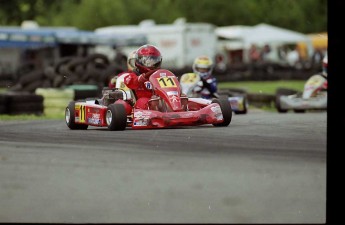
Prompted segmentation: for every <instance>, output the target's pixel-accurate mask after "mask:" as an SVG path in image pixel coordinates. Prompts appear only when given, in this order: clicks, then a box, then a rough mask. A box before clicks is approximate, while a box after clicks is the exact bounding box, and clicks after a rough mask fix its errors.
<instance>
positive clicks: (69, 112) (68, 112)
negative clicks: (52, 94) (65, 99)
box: [65, 101, 88, 130]
mask: <svg viewBox="0 0 345 225" xmlns="http://www.w3.org/2000/svg"><path fill="white" fill-rule="evenodd" d="M74 107H75V101H72V102H70V103H69V104H68V106H67V107H66V109H65V120H66V124H67V126H68V127H69V128H70V129H71V130H86V129H87V128H88V125H87V124H77V123H75V116H74V115H75V111H74Z"/></svg>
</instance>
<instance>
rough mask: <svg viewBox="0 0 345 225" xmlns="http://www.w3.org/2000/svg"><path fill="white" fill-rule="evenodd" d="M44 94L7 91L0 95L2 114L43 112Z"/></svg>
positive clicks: (37, 113)
mask: <svg viewBox="0 0 345 225" xmlns="http://www.w3.org/2000/svg"><path fill="white" fill-rule="evenodd" d="M43 108H44V107H43V96H41V95H37V94H33V93H29V92H7V93H5V94H1V95H0V114H9V115H19V114H34V115H42V114H43Z"/></svg>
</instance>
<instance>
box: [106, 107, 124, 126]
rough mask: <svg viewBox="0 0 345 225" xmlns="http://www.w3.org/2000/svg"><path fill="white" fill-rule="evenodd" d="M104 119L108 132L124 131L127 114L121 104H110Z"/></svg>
mask: <svg viewBox="0 0 345 225" xmlns="http://www.w3.org/2000/svg"><path fill="white" fill-rule="evenodd" d="M105 117H106V118H105V119H106V122H107V125H108V128H109V130H124V129H126V126H127V114H126V110H125V107H124V106H123V105H122V104H110V105H109V106H108V109H107V112H106V116H105Z"/></svg>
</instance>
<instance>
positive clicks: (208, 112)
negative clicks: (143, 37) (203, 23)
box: [65, 69, 233, 130]
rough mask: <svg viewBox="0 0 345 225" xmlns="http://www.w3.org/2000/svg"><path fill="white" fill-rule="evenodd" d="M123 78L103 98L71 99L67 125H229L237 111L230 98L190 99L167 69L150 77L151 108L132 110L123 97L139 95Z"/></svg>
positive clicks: (129, 98) (130, 98)
mask: <svg viewBox="0 0 345 225" xmlns="http://www.w3.org/2000/svg"><path fill="white" fill-rule="evenodd" d="M123 79H124V76H119V77H118V78H117V80H116V86H115V88H114V89H108V90H103V98H102V99H96V98H95V99H85V100H78V101H72V102H70V103H69V104H68V106H67V107H66V110H65V119H66V124H67V126H68V127H69V128H70V129H72V130H75V129H79V130H80V129H81V130H83V129H87V128H88V126H96V127H108V129H109V130H125V129H126V127H131V128H132V129H152V128H153V129H154V128H169V127H176V126H198V125H203V124H212V125H213V126H216V127H225V126H228V125H229V124H230V122H231V119H232V112H233V111H232V109H231V105H230V104H229V102H228V100H227V99H213V100H212V101H209V100H206V99H202V98H190V99H189V98H188V97H187V96H185V95H184V94H182V92H181V86H180V83H179V81H178V79H177V77H176V76H175V75H174V74H173V73H172V72H171V71H169V70H166V69H159V70H157V71H155V72H153V73H152V75H151V76H150V77H149V81H150V83H151V85H152V92H153V95H152V98H151V99H150V100H149V102H148V109H145V110H143V109H136V108H133V107H132V110H131V113H128V112H126V109H125V106H124V104H122V103H123V101H127V102H128V103H130V104H131V105H134V103H135V100H136V99H135V95H134V93H133V91H132V90H130V89H129V88H128V87H127V86H126V85H125V84H124V82H123ZM121 102H122V103H121Z"/></svg>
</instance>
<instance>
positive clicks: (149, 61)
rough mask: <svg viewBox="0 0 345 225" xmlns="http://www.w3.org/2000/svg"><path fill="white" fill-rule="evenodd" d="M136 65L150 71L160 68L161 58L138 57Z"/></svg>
mask: <svg viewBox="0 0 345 225" xmlns="http://www.w3.org/2000/svg"><path fill="white" fill-rule="evenodd" d="M138 63H139V64H140V65H142V66H145V67H147V68H150V69H157V68H160V66H161V63H162V57H161V56H140V57H138Z"/></svg>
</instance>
